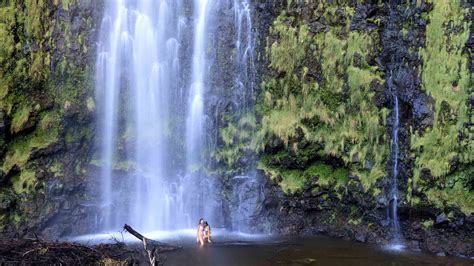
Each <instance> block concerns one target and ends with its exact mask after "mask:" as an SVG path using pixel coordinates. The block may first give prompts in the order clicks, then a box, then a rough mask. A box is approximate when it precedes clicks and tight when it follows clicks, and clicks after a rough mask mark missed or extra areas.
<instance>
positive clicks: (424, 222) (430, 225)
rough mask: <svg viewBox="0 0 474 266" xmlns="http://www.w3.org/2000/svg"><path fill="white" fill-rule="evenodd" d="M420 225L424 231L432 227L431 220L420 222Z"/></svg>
mask: <svg viewBox="0 0 474 266" xmlns="http://www.w3.org/2000/svg"><path fill="white" fill-rule="evenodd" d="M421 224H422V225H423V227H424V228H425V229H428V228H431V227H432V226H433V224H434V222H433V220H424V221H423V222H421Z"/></svg>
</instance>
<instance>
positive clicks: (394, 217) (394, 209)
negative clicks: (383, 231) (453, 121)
mask: <svg viewBox="0 0 474 266" xmlns="http://www.w3.org/2000/svg"><path fill="white" fill-rule="evenodd" d="M388 88H389V91H390V93H391V94H392V100H393V111H392V113H393V125H392V144H391V151H392V163H393V169H392V182H391V189H390V197H391V199H390V202H391V203H390V217H389V218H390V219H391V224H392V233H393V239H392V243H391V246H392V247H394V248H397V249H399V248H402V247H403V245H402V243H401V230H400V223H399V221H398V181H397V179H398V160H399V153H400V149H399V140H398V130H399V126H400V112H399V103H398V95H397V94H396V91H394V89H393V88H394V87H393V79H392V72H390V76H389V79H388Z"/></svg>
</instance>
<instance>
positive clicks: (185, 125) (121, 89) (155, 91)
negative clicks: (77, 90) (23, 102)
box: [96, 0, 255, 231]
mask: <svg viewBox="0 0 474 266" xmlns="http://www.w3.org/2000/svg"><path fill="white" fill-rule="evenodd" d="M230 8H233V11H234V14H235V19H234V18H232V17H227V15H228V14H229V13H228V11H232V10H231V9H230ZM190 11H192V12H190ZM221 11H222V12H221ZM226 12H227V13H226ZM218 14H220V16H226V17H217V15H218ZM230 14H231V13H230ZM232 19H234V20H232ZM224 20H225V22H226V23H227V22H230V24H231V25H232V23H235V25H234V27H235V29H236V31H235V33H236V36H235V39H234V40H235V47H236V50H235V57H229V58H232V59H233V60H235V61H234V63H235V66H236V67H235V69H232V70H230V71H234V72H233V73H231V74H232V77H234V78H235V79H234V82H235V86H234V88H233V91H232V93H234V94H235V95H237V96H238V98H239V105H240V107H239V112H240V113H243V112H244V111H245V112H246V111H248V110H250V109H249V108H248V107H249V106H250V105H252V96H253V87H254V76H255V70H254V66H253V60H254V53H253V49H254V36H253V34H252V22H251V12H250V5H249V3H248V2H247V1H243V0H240V1H237V0H236V1H234V3H232V1H211V0H179V1H177V0H155V1H131V0H121V1H108V2H106V6H105V11H104V16H103V20H102V23H101V27H100V29H99V31H100V32H99V39H98V43H97V63H96V102H97V118H98V120H97V122H98V126H97V128H98V132H100V134H99V135H98V145H97V146H98V154H97V161H98V162H99V163H100V173H98V174H99V176H100V181H101V182H100V196H99V199H98V201H99V204H98V205H99V206H100V207H101V212H100V215H99V217H100V219H99V224H100V228H101V230H104V231H107V230H109V231H110V230H116V229H117V228H120V227H121V225H123V223H129V224H130V225H131V226H133V227H135V228H137V229H138V230H141V231H151V230H172V229H182V228H189V227H194V226H195V223H196V222H197V220H198V219H199V218H200V217H204V218H205V219H206V220H208V221H209V222H210V223H211V224H214V225H217V224H223V223H222V220H223V219H222V209H223V207H222V206H223V203H222V193H221V191H219V190H218V188H217V187H218V186H217V185H216V178H215V177H213V178H211V177H209V176H207V175H206V171H205V167H206V163H207V162H208V160H209V159H208V155H209V154H210V152H211V151H209V149H212V147H209V145H208V144H209V143H210V142H211V140H209V139H208V135H209V134H208V133H207V132H213V131H212V130H218V129H215V128H210V127H212V126H210V123H209V121H210V120H211V119H212V118H210V116H212V117H213V116H214V114H212V115H210V114H207V112H210V111H209V110H210V108H208V105H209V99H210V97H211V96H212V95H211V94H212V89H213V87H212V86H213V85H212V82H211V80H212V79H211V78H210V77H212V75H213V73H210V72H211V71H209V70H210V69H211V68H212V66H216V65H213V64H215V63H216V62H215V61H214V59H215V57H216V56H215V54H214V52H215V48H216V47H213V45H217V41H216V40H215V36H216V34H215V31H216V30H217V29H218V26H217V25H219V23H221V22H222V21H224ZM222 23H223V24H225V23H224V22H222ZM226 25H227V24H226ZM222 63H224V62H222ZM225 71H229V70H225ZM231 81H232V80H231ZM216 91H217V90H215V88H214V93H215V92H216Z"/></svg>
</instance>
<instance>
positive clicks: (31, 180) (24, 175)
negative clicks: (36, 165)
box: [12, 169, 37, 194]
mask: <svg viewBox="0 0 474 266" xmlns="http://www.w3.org/2000/svg"><path fill="white" fill-rule="evenodd" d="M36 182H37V181H36V174H35V171H33V170H29V169H25V170H23V171H21V173H20V175H18V176H16V177H14V178H12V183H13V191H15V193H17V194H22V193H29V192H31V191H34V188H35V185H36Z"/></svg>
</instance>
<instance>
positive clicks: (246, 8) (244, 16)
mask: <svg viewBox="0 0 474 266" xmlns="http://www.w3.org/2000/svg"><path fill="white" fill-rule="evenodd" d="M234 14H235V15H234V16H235V22H234V23H235V27H236V36H235V47H236V55H235V68H236V77H235V84H234V93H235V94H236V98H237V99H238V102H237V108H238V110H237V112H238V114H239V115H240V117H239V118H241V117H242V115H246V113H247V112H253V104H254V86H255V73H256V69H255V58H254V48H255V36H254V32H253V25H252V10H251V6H250V4H249V2H248V1H246V0H234ZM239 127H240V125H239ZM249 167H250V169H248V170H247V173H246V175H243V176H235V177H234V178H232V185H233V194H232V204H233V205H234V209H232V210H231V216H232V217H231V220H232V229H233V230H234V231H239V232H255V225H253V224H252V218H253V216H254V215H255V213H256V212H257V210H258V208H259V205H260V203H261V199H262V198H263V196H262V192H263V189H262V186H261V182H260V181H259V180H257V178H256V173H255V171H254V170H255V169H254V167H255V166H254V165H251V166H249Z"/></svg>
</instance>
